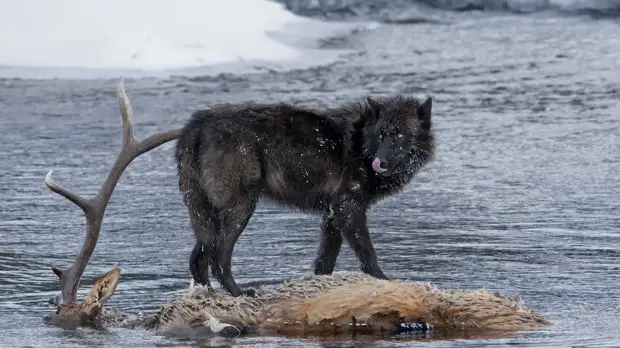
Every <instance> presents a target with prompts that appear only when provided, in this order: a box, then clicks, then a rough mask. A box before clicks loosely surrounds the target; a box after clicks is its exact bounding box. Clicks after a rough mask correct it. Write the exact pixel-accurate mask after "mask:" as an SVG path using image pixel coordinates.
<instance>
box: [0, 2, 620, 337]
mask: <svg viewBox="0 0 620 348" xmlns="http://www.w3.org/2000/svg"><path fill="white" fill-rule="evenodd" d="M289 3H290V5H291V6H293V5H300V6H301V5H304V2H303V1H300V2H295V1H290V2H289ZM384 3H385V2H384ZM489 3H491V2H489ZM515 3H516V2H515ZM515 3H511V4H513V6H516V5H515ZM521 3H525V2H523V1H522V2H521ZM533 3H534V2H533ZM592 3H596V2H592ZM334 4H335V5H334ZM339 4H340V5H339ZM343 4H344V5H343ZM360 4H361V5H360ZM369 4H370V5H369ZM376 4H380V2H375V5H372V2H370V1H366V2H363V1H357V2H356V1H349V2H347V1H341V2H338V1H331V2H330V1H327V2H326V3H325V4H324V5H323V9H322V10H321V11H318V12H316V11H315V10H314V7H312V6H310V5H306V7H303V6H302V7H301V9H300V8H299V7H298V8H297V9H296V10H297V11H299V12H300V13H302V12H304V11H305V12H306V13H305V14H312V15H317V16H322V15H324V14H325V13H334V16H339V18H345V19H347V20H350V19H355V18H356V16H357V17H358V18H371V17H373V16H374V17H375V19H377V18H379V17H377V16H378V14H379V13H384V14H385V16H384V17H381V18H384V19H385V18H394V16H396V14H399V13H400V14H402V13H408V14H409V17H407V18H408V19H409V22H410V23H412V22H416V20H412V19H416V18H424V19H425V20H424V21H417V22H418V23H415V24H410V25H396V24H391V25H386V26H383V27H381V28H378V29H376V30H374V31H369V32H359V33H356V34H353V35H351V36H349V37H346V38H343V39H341V40H331V41H330V42H328V43H326V45H327V46H329V47H337V48H350V49H353V50H354V51H355V52H356V53H354V54H352V55H350V56H347V57H345V58H344V59H343V60H342V61H341V62H339V63H336V64H332V65H330V66H326V67H320V68H313V69H306V70H296V71H289V72H264V73H255V74H247V75H240V76H235V75H221V76H216V77H204V78H184V77H174V78H170V79H141V80H127V81H126V87H127V90H128V94H129V96H130V99H131V101H132V105H133V108H134V115H135V123H136V132H137V136H138V137H139V138H142V137H144V136H146V135H148V134H149V133H151V132H155V131H159V130H164V129H168V128H172V127H177V126H179V125H181V124H182V123H183V122H184V120H186V119H187V117H188V115H189V113H190V112H191V111H192V110H194V109H196V108H199V107H205V106H208V105H209V104H211V103H215V102H238V101H242V100H255V101H276V100H283V101H290V102H296V103H300V104H304V105H313V106H321V105H336V104H338V103H341V102H344V101H348V100H350V99H353V98H357V97H361V96H363V95H365V94H367V93H372V94H377V95H379V94H389V93H396V92H401V93H416V94H417V93H424V94H429V95H432V96H433V97H434V100H435V103H434V120H435V121H434V122H435V123H434V125H435V127H436V128H435V129H436V134H437V138H438V149H437V156H436V160H435V161H434V162H433V163H432V164H430V165H429V166H428V167H427V168H426V169H425V170H423V172H422V173H421V174H420V175H419V176H418V178H417V179H416V181H415V183H414V184H412V185H411V186H410V187H409V188H408V189H407V190H406V192H405V193H404V194H402V195H401V196H399V197H395V198H393V199H390V200H387V201H385V202H384V203H383V204H381V205H380V206H377V207H376V208H374V209H373V211H372V213H371V217H370V225H371V226H370V228H371V231H372V232H371V233H372V235H373V238H374V241H375V247H376V249H377V252H378V255H379V259H380V264H381V265H382V267H383V270H384V271H385V272H386V273H387V274H388V275H389V276H391V277H394V278H399V279H408V280H414V281H417V280H420V281H430V282H433V283H435V284H436V285H438V286H439V287H442V288H461V289H478V288H486V289H489V290H492V291H500V292H503V293H507V294H509V295H514V294H520V295H521V296H523V298H524V299H525V301H526V304H528V305H530V306H532V307H533V308H535V309H536V310H538V311H539V312H540V313H542V314H543V315H544V316H546V317H547V318H548V319H549V320H550V321H552V322H553V323H554V324H555V326H554V327H553V328H552V330H551V331H548V332H537V333H527V334H522V335H518V336H516V337H511V338H506V339H500V340H487V341H480V340H469V341H467V340H458V341H442V342H425V343H424V342H421V343H420V344H419V345H420V346H432V347H447V346H471V347H479V346H501V345H511V346H514V345H520V346H528V347H586V346H588V347H619V346H620V323H619V321H618V314H619V313H620V297H619V292H618V285H619V284H620V218H619V216H620V201H619V193H620V180H619V179H618V171H619V170H620V151H619V150H620V136H619V134H620V40H619V39H618V38H620V27H619V26H618V23H619V22H618V20H616V19H615V18H614V17H613V16H611V15H606V16H602V15H599V14H597V12H595V11H594V12H593V11H592V10H591V9H588V7H587V6H585V7H582V9H585V10H579V7H577V9H576V10H574V11H573V10H570V7H567V6H564V7H558V6H556V5H554V6H551V5H553V4H551V5H549V6H547V7H546V8H543V9H542V10H541V11H539V12H534V11H530V12H533V13H525V14H523V13H516V12H528V11H525V10H523V11H513V10H512V9H510V8H508V9H506V8H504V9H502V7H501V6H500V7H497V6H495V7H494V8H491V9H492V10H493V11H452V10H459V9H460V10H462V8H458V6H456V5H455V6H452V5H454V4H455V3H451V4H452V5H451V4H449V3H448V2H445V3H444V8H445V9H447V10H442V9H436V8H435V9H433V8H430V7H427V6H423V5H419V4H414V5H412V2H407V1H396V2H395V3H394V5H393V8H391V7H385V6H384V7H381V8H379V7H380V6H379V5H376ZM480 4H483V5H484V2H480ZM534 4H536V3H534ZM597 4H599V5H600V4H601V3H600V2H599V3H597ZM605 4H607V5H609V6H611V7H609V8H610V11H611V8H613V6H612V5H613V3H605ZM610 4H611V5H610ZM336 5H337V6H341V5H342V6H344V8H345V11H344V12H347V11H348V12H352V13H354V14H355V13H357V14H356V15H355V16H354V15H351V14H348V15H339V14H338V13H341V12H343V11H342V10H339V9H334V8H332V7H330V6H336ZM371 5H372V6H378V7H377V8H373V7H369V6H371ZM526 5H528V4H526ZM530 5H531V4H530ZM342 6H341V7H342ZM347 6H348V7H347ZM364 6H366V7H364ZM399 6H402V8H405V9H406V11H407V12H405V11H404V10H401V7H399ZM528 6H529V5H528ZM593 6H594V5H593ZM368 8H370V10H368ZM360 9H361V10H360ZM373 9H374V10H376V13H375V12H372V11H374V10H373ZM312 11H315V12H312ZM330 11H331V12H330ZM355 11H358V12H355ZM364 11H365V12H364ZM416 13H417V14H416ZM419 13H423V15H419ZM605 13H607V12H605ZM412 14H413V15H412ZM390 16H392V17H390ZM601 17H604V18H601ZM402 18H405V17H402ZM429 19H432V20H431V21H429ZM116 84H117V81H116V80H88V81H83V80H82V81H70V80H44V81H36V80H0V129H1V130H2V141H1V142H0V195H1V197H2V200H1V201H0V235H2V238H1V239H0V346H3V347H18V346H30V347H40V346H45V347H78V346H91V347H92V346H122V347H138V346H144V347H153V346H179V347H180V346H198V345H200V344H204V345H206V344H211V345H232V344H234V345H240V346H245V345H258V346H273V347H281V346H300V345H301V346H303V345H315V344H317V343H316V342H312V341H296V340H285V339H281V338H242V339H236V340H232V341H230V340H223V339H218V340H213V341H211V342H192V341H180V340H172V339H165V338H162V337H157V336H154V335H152V334H151V333H147V332H143V331H140V330H134V331H132V330H126V329H111V330H107V331H101V332H95V331H92V330H87V329H80V330H77V331H62V330H59V329H56V328H53V327H47V326H44V325H43V324H42V322H41V318H42V317H43V316H44V315H46V314H48V313H50V312H51V311H53V310H54V308H53V307H52V306H51V305H50V304H48V303H47V300H48V299H49V298H50V297H52V296H54V295H56V294H57V291H58V283H57V281H56V278H55V276H54V275H53V274H52V272H51V271H50V265H55V266H60V267H66V266H68V265H69V262H70V261H71V260H72V259H73V257H74V254H75V252H76V251H77V250H78V248H79V247H80V246H81V243H82V238H83V235H84V226H85V224H84V217H83V215H82V213H81V211H80V210H79V209H78V208H77V207H75V206H73V205H72V204H71V203H69V202H68V201H67V200H65V199H64V198H61V197H60V196H58V195H56V194H53V193H52V192H51V191H49V190H48V189H47V188H46V187H45V185H44V183H43V179H44V176H45V174H46V173H47V171H48V170H49V169H54V179H55V181H56V182H58V183H59V184H61V185H63V186H67V187H70V188H72V189H75V190H76V191H78V192H79V193H81V194H84V195H94V194H95V192H96V190H97V189H98V187H99V185H100V184H101V183H102V182H103V180H104V179H105V175H106V174H107V171H108V169H109V168H110V166H111V165H112V163H113V161H114V157H115V156H116V154H117V151H118V149H119V147H120V118H119V116H118V112H117V104H116V99H115V93H116ZM172 146H173V145H172V144H167V145H165V146H163V147H161V148H159V149H156V150H154V151H153V152H151V153H149V154H147V155H144V156H142V157H140V158H138V159H137V160H136V161H135V162H134V163H133V164H132V165H131V166H130V167H129V168H128V169H127V171H126V172H125V174H124V176H123V178H122V180H121V182H120V184H119V185H118V187H117V189H116V191H115V193H114V195H113V197H112V199H111V201H110V205H109V207H108V210H107V214H106V218H105V221H104V226H103V230H102V234H101V238H100V240H99V244H98V246H97V249H96V251H95V253H94V255H93V257H92V259H91V262H90V265H89V267H88V268H87V271H86V274H85V276H84V278H83V282H82V284H84V285H83V286H82V291H81V293H80V295H79V296H83V294H84V292H85V291H86V289H87V286H89V285H90V284H92V281H93V279H94V278H95V277H96V276H97V275H101V274H103V273H104V272H106V271H108V270H109V269H110V268H111V267H113V266H120V267H121V268H122V278H121V283H120V284H119V287H118V290H117V293H116V295H115V296H114V297H113V298H112V299H111V300H110V302H109V303H110V305H112V306H114V307H117V308H121V309H123V310H125V311H127V312H130V313H134V314H135V313H138V312H139V311H143V312H144V313H147V314H148V313H150V312H152V311H155V310H156V309H157V308H158V307H159V306H160V305H161V304H163V303H164V302H166V301H167V300H170V299H172V298H174V297H176V296H178V295H180V294H181V293H182V292H183V291H184V290H185V289H186V288H187V286H188V283H189V277H190V275H189V271H188V267H187V260H188V256H189V253H190V250H191V247H192V245H193V234H192V232H191V230H190V227H189V223H188V218H187V214H186V210H185V207H184V206H183V204H182V201H181V197H180V195H179V193H178V190H177V181H176V175H175V166H174V162H173V158H172V154H173V151H172ZM318 225H319V220H318V218H316V217H309V216H306V215H303V214H297V213H294V212H291V211H287V210H285V209H280V208H278V207H274V206H270V205H266V204H261V205H260V206H259V210H258V211H257V213H256V214H255V215H254V217H253V218H252V220H251V222H250V224H249V226H248V228H247V229H246V231H245V232H244V234H243V235H242V236H241V238H240V240H239V242H238V244H237V246H236V248H235V254H234V258H233V272H234V274H235V276H236V279H237V281H238V282H239V283H241V284H242V285H248V284H252V285H255V284H257V283H262V282H273V281H280V280H282V279H287V278H293V277H298V276H301V275H302V274H304V273H306V272H309V271H310V270H311V264H312V260H313V258H314V255H315V251H316V248H317V245H318V244H317V243H318V239H317V232H318ZM357 267H358V264H357V261H356V260H355V258H354V255H353V253H352V252H351V250H350V249H349V248H348V247H345V248H344V249H343V251H342V254H341V256H340V258H339V261H338V264H337V269H338V270H344V269H349V270H356V269H357ZM383 344H385V345H392V344H394V345H396V344H404V345H406V344H407V343H398V342H397V341H394V342H384V343H383Z"/></svg>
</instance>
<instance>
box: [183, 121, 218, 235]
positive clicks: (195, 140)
mask: <svg viewBox="0 0 620 348" xmlns="http://www.w3.org/2000/svg"><path fill="white" fill-rule="evenodd" d="M201 116H203V115H201V114H200V113H199V112H196V113H194V114H193V115H192V116H191V118H190V120H189V121H188V122H187V123H186V124H185V126H184V127H183V130H182V131H181V136H180V137H179V140H178V141H177V145H176V151H175V157H176V161H177V172H178V175H179V190H180V191H181V194H182V195H183V202H184V203H185V205H187V208H188V210H189V214H190V217H191V220H192V225H193V227H194V230H195V232H196V238H197V239H198V240H199V241H200V242H202V243H206V242H207V240H208V239H209V238H207V235H210V234H211V235H212V233H208V232H206V231H203V232H202V233H201V232H200V231H197V230H196V229H207V228H213V226H211V225H212V224H213V221H212V220H213V219H212V217H213V214H214V208H213V205H212V204H211V203H210V202H209V199H208V197H207V195H206V193H205V192H204V186H203V185H202V169H201V165H200V151H201V146H202V141H201V137H202V128H203V123H204V121H203V119H202V117H201ZM211 232H212V231H211ZM209 241H210V240H209Z"/></svg>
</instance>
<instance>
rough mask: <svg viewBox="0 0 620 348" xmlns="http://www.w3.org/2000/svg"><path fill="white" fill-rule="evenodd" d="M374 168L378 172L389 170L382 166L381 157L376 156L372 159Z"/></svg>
mask: <svg viewBox="0 0 620 348" xmlns="http://www.w3.org/2000/svg"><path fill="white" fill-rule="evenodd" d="M372 169H373V170H374V171H375V172H377V173H383V172H385V171H386V170H387V169H384V168H381V160H380V159H379V157H375V159H374V160H373V161H372Z"/></svg>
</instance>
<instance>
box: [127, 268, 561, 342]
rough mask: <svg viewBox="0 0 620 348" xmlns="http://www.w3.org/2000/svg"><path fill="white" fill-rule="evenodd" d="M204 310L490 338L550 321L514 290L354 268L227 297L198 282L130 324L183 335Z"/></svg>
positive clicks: (301, 327) (298, 326) (296, 329)
mask: <svg viewBox="0 0 620 348" xmlns="http://www.w3.org/2000/svg"><path fill="white" fill-rule="evenodd" d="M207 318H214V319H215V320H217V321H219V322H221V323H223V324H228V325H233V326H235V327H237V328H239V329H240V331H241V332H243V333H245V334H255V335H273V334H278V335H283V336H289V337H295V336H305V335H309V334H310V335H316V336H323V337H325V336H331V335H338V334H344V335H349V334H353V333H361V334H369V335H373V336H374V337H379V335H388V336H389V335H393V334H396V333H398V332H399V330H400V327H401V325H400V324H401V323H419V324H425V325H426V326H428V327H430V329H431V331H433V332H435V333H436V334H438V336H439V337H441V336H450V335H453V336H461V335H464V336H465V337H467V336H469V337H475V336H485V337H488V338H490V337H502V336H504V335H508V334H511V333H515V332H518V331H524V330H539V329H545V328H548V327H550V325H551V323H550V322H548V321H547V320H545V319H544V318H543V317H542V316H540V315H539V314H538V313H536V312H535V311H533V310H531V309H530V308H527V307H526V306H525V304H524V303H523V300H522V299H521V298H520V297H517V298H515V299H511V298H508V297H505V296H502V295H500V294H493V293H489V292H487V291H484V290H476V291H457V290H440V289H437V288H436V287H434V286H432V285H430V284H426V283H408V282H402V281H397V280H382V279H377V278H375V277H371V276H369V275H366V274H363V273H359V272H339V273H334V274H332V275H321V276H316V275H312V276H308V277H305V278H303V279H295V280H290V281H288V282H284V283H281V284H277V285H268V286H263V287H261V288H259V289H258V293H257V295H256V297H245V296H241V297H233V296H231V295H228V294H224V293H213V292H211V291H207V290H206V288H203V287H200V286H198V287H194V288H190V291H189V293H188V294H187V295H186V296H183V297H181V298H178V299H175V300H173V301H170V302H168V303H167V304H165V305H164V306H163V307H162V308H161V309H160V310H159V311H158V312H157V313H155V314H153V315H150V316H148V317H146V318H144V319H143V320H141V321H139V322H138V323H137V325H138V326H141V327H145V328H146V329H150V330H155V331H157V333H159V334H165V335H173V336H179V335H181V336H182V335H185V334H188V333H190V332H192V331H193V330H196V329H202V330H205V328H204V324H202V323H203V322H204V321H205V320H206V319H207ZM212 334H213V333H212Z"/></svg>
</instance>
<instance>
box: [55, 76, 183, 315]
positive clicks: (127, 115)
mask: <svg viewBox="0 0 620 348" xmlns="http://www.w3.org/2000/svg"><path fill="white" fill-rule="evenodd" d="M118 103H119V107H120V109H121V118H122V119H123V145H122V146H123V147H122V150H121V152H120V154H119V155H118V158H117V159H116V162H115V163H114V166H113V167H112V169H111V170H110V173H109V174H108V177H107V178H106V180H105V182H104V183H103V185H102V186H101V188H100V189H99V192H98V193H97V195H96V196H95V197H93V198H90V199H86V198H84V197H81V196H79V195H77V194H75V193H73V192H71V191H69V190H68V189H66V188H63V187H60V186H58V185H57V184H55V183H54V182H53V181H52V171H51V170H50V171H49V172H48V173H47V175H46V176H45V184H46V185H47V187H48V188H49V189H50V190H52V191H54V192H56V193H58V194H59V195H61V196H63V197H65V198H66V199H68V200H70V201H71V202H73V203H75V204H76V205H77V206H79V207H80V208H82V210H83V211H84V215H85V216H86V223H87V233H86V238H85V240H84V244H83V245H82V249H81V250H80V251H79V253H78V255H77V257H76V259H75V261H74V262H73V264H72V265H71V267H69V268H68V269H66V270H61V269H59V268H56V267H52V271H54V273H55V274H56V275H57V276H58V277H59V278H60V285H61V288H62V296H61V303H71V302H75V301H76V294H77V288H78V285H79V282H80V278H81V277H82V274H83V273H84V270H85V269H86V265H87V264H88V261H89V259H90V256H91V255H92V253H93V251H94V250H95V246H96V245H97V240H98V239H99V231H100V230H101V223H102V221H103V216H104V213H105V209H106V206H107V205H108V201H109V200H110V197H111V196H112V192H113V191H114V188H115V187H116V184H117V183H118V181H119V179H120V178H121V175H122V174H123V171H124V170H125V168H127V166H128V165H129V164H130V163H131V162H132V161H133V160H134V159H135V158H136V157H138V156H140V155H141V154H143V153H145V152H148V151H150V150H152V149H154V148H156V147H158V146H160V145H162V144H164V143H167V142H169V141H171V140H174V139H177V138H178V137H179V135H180V134H181V129H180V128H179V129H174V130H170V131H166V132H161V133H155V134H153V135H151V136H149V137H148V138H146V139H144V140H142V141H139V142H138V141H136V139H135V138H134V133H133V123H132V120H131V106H130V104H129V98H128V97H127V93H125V86H124V81H123V78H122V77H121V80H120V83H119V87H118Z"/></svg>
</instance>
